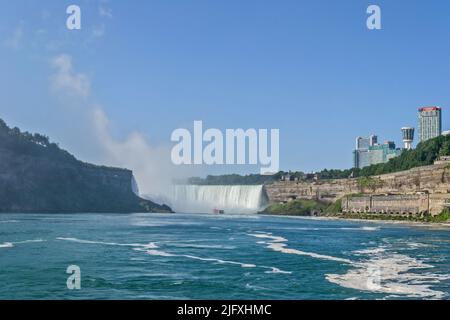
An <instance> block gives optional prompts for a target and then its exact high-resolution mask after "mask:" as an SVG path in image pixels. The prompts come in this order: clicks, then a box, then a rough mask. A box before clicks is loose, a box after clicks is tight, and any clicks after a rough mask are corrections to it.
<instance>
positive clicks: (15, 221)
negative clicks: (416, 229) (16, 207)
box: [0, 220, 19, 223]
mask: <svg viewBox="0 0 450 320" xmlns="http://www.w3.org/2000/svg"><path fill="white" fill-rule="evenodd" d="M18 222H19V220H0V223H18Z"/></svg>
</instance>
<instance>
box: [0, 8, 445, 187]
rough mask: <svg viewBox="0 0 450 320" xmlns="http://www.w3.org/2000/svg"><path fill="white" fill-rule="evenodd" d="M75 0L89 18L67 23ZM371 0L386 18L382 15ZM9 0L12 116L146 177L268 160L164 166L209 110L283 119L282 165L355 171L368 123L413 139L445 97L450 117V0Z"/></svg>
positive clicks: (7, 99) (223, 115)
mask: <svg viewBox="0 0 450 320" xmlns="http://www.w3.org/2000/svg"><path fill="white" fill-rule="evenodd" d="M71 4H76V5H78V6H80V8H81V12H82V16H81V21H82V22H81V23H82V24H81V30H68V29H67V28H66V19H67V17H68V15H67V14H66V8H67V7H68V6H69V5H71ZM371 4H376V5H378V6H380V8H381V21H382V29H381V30H369V29H368V28H367V27H366V19H367V17H368V14H367V13H366V9H367V7H368V6H369V5H371ZM1 8H2V9H1V10H0V88H1V89H0V118H2V119H4V120H5V121H6V122H7V123H8V124H9V125H11V126H18V127H20V128H21V129H23V130H27V131H31V132H40V133H43V134H46V135H48V136H50V137H51V139H52V140H53V141H56V142H58V143H59V144H60V145H61V147H63V148H65V149H67V150H69V151H70V152H71V153H73V154H75V155H76V156H77V157H78V158H80V159H82V160H84V161H91V162H94V163H105V164H111V165H118V166H125V167H131V169H133V170H136V171H138V172H139V173H141V175H142V177H141V178H140V179H141V183H140V184H142V181H143V180H147V178H146V177H153V176H152V175H154V176H155V177H156V174H157V173H161V172H168V171H170V172H171V174H176V175H180V176H181V175H202V174H206V173H232V172H237V173H251V172H258V168H256V167H255V166H212V167H208V168H193V167H191V168H172V167H171V166H170V164H167V165H164V170H162V169H161V168H160V167H158V166H159V165H160V164H161V163H165V162H170V159H168V157H167V155H168V150H170V148H171V147H172V146H173V143H172V142H171V141H170V135H171V133H172V132H173V130H175V129H177V128H188V129H190V128H192V127H193V121H194V120H202V121H203V124H204V127H205V128H219V129H221V130H225V129H227V128H243V129H247V128H255V129H272V128H276V129H279V130H280V169H282V170H301V171H305V172H311V171H317V170H321V169H324V168H350V167H351V166H352V164H353V163H352V150H353V148H354V145H355V138H356V137H357V136H368V135H370V134H377V135H378V136H379V140H381V141H383V140H393V141H395V142H396V143H397V145H398V146H401V132H400V128H401V127H403V126H413V127H416V128H417V109H418V107H420V106H428V105H439V106H441V107H442V108H443V129H444V130H449V129H450V120H449V119H450V117H449V116H448V114H449V112H450V91H449V88H450V59H449V56H450V41H448V39H450V25H449V24H448V21H449V20H450V3H449V2H447V1H437V0H436V1H402V0H397V1H378V0H373V1H361V0H345V1H335V0H328V1H325V0H314V1H299V0H295V1H294V0H292V1H291V0H281V1H256V0H246V1H240V0H217V1H212V0H194V1H181V0H174V1H163V0H158V1H155V0H149V1H139V0H135V1H120V0H116V1H114V0H109V1H107V0H92V1H86V0H84V1H75V0H71V1H61V0H43V1H34V0H17V1H5V0H3V1H2V3H1ZM416 136H417V135H416ZM154 171H156V172H157V173H155V172H154ZM146 174H148V175H147V176H146ZM144 177H145V178H144Z"/></svg>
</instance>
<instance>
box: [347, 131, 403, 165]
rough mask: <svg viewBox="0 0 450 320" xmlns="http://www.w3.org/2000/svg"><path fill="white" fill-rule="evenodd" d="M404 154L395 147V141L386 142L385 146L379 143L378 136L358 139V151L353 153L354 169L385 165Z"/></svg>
mask: <svg viewBox="0 0 450 320" xmlns="http://www.w3.org/2000/svg"><path fill="white" fill-rule="evenodd" d="M401 152H402V150H401V149H397V148H396V147H395V143H394V142H393V141H386V142H385V143H383V144H378V143H377V136H374V135H372V136H370V137H368V138H361V137H358V138H356V150H355V151H353V157H354V160H353V161H354V167H355V168H364V167H367V166H371V165H373V164H378V163H385V162H388V161H389V159H392V158H394V157H396V156H398V155H400V153H401Z"/></svg>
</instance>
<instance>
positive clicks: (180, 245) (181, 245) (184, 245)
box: [169, 243, 236, 250]
mask: <svg viewBox="0 0 450 320" xmlns="http://www.w3.org/2000/svg"><path fill="white" fill-rule="evenodd" d="M169 245H170V246H171V247H178V248H196V249H225V250H233V249H236V247H234V246H225V245H212V244H211V245H210V244H188V243H177V244H169Z"/></svg>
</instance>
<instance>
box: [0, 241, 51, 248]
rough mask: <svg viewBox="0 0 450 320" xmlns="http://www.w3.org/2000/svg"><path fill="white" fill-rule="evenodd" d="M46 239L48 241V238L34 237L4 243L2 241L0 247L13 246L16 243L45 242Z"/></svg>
mask: <svg viewBox="0 0 450 320" xmlns="http://www.w3.org/2000/svg"><path fill="white" fill-rule="evenodd" d="M44 241H46V240H43V239H33V240H23V241H15V242H4V243H0V248H13V247H14V246H15V245H16V244H24V243H33V242H44Z"/></svg>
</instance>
